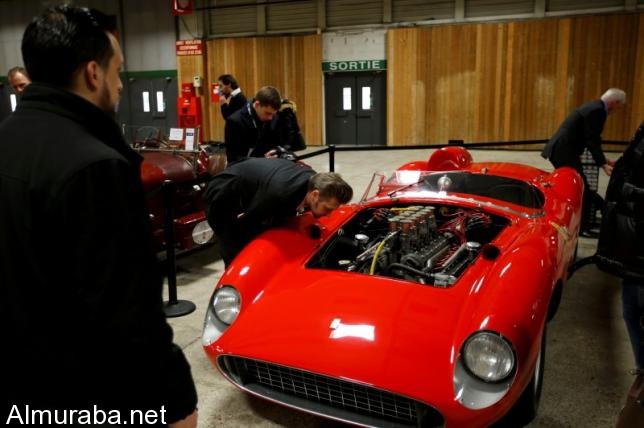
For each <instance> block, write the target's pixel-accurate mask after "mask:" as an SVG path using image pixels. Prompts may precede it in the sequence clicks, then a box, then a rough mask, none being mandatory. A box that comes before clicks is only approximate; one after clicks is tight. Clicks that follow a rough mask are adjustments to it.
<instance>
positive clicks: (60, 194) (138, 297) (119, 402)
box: [0, 83, 196, 422]
mask: <svg viewBox="0 0 644 428" xmlns="http://www.w3.org/2000/svg"><path fill="white" fill-rule="evenodd" d="M140 163H141V158H140V156H139V155H138V154H137V153H135V152H134V151H132V150H131V149H130V148H129V147H128V146H127V145H126V143H125V141H124V140H123V138H122V135H121V132H120V129H119V127H118V126H117V125H116V123H115V122H114V120H113V119H112V118H111V117H110V116H109V115H107V114H105V113H104V112H102V111H101V110H100V109H98V108H97V107H95V106H94V105H93V104H91V103H89V102H88V101H86V100H85V99H83V98H80V97H78V96H76V95H73V94H71V93H69V92H65V91H62V90H60V89H57V88H54V87H51V86H47V85H43V84H38V83H33V84H31V85H29V86H28V87H27V89H26V90H25V92H24V94H23V97H22V99H21V101H20V104H18V107H17V109H16V111H15V113H14V114H12V115H11V116H9V117H8V118H7V119H6V120H5V121H4V122H2V124H0V236H1V237H2V238H1V239H0V302H2V304H1V305H0V332H1V333H0V334H1V335H2V338H3V343H4V346H3V350H2V354H3V356H2V359H3V361H2V369H1V370H2V372H3V373H2V382H1V383H0V391H1V392H0V393H1V394H2V395H3V397H2V400H1V401H0V403H3V404H2V405H3V406H4V405H6V403H26V404H29V405H31V406H32V407H33V408H38V407H40V408H42V407H47V408H51V407H55V406H59V407H61V408H65V409H82V408H85V406H92V405H97V406H98V408H99V409H104V410H109V409H110V408H114V409H116V408H122V409H128V408H135V409H146V408H147V409H157V410H158V409H160V408H161V406H165V410H166V422H172V421H175V420H178V419H180V418H183V417H185V416H187V415H188V414H189V413H191V412H192V411H193V409H194V408H195V405H196V392H195V388H194V384H193V381H192V377H191V374H190V367H189V365H188V363H187V361H186V359H185V357H184V355H183V353H182V352H181V350H180V349H179V348H178V347H176V346H175V345H173V343H172V329H171V328H170V326H169V325H168V324H167V322H166V320H165V316H164V313H163V310H162V297H161V288H162V279H161V276H160V275H159V272H158V266H157V261H156V258H155V255H154V253H153V250H152V245H151V235H150V227H149V219H148V211H147V208H146V206H145V197H144V193H143V187H142V184H141V179H140V175H139V174H140V172H139V168H140ZM3 410H6V409H3ZM4 414H5V415H6V414H7V413H4Z"/></svg>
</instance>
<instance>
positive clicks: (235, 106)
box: [221, 92, 247, 120]
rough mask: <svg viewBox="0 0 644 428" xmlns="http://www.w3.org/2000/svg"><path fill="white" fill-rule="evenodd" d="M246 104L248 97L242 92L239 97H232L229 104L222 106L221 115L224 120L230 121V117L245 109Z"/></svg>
mask: <svg viewBox="0 0 644 428" xmlns="http://www.w3.org/2000/svg"><path fill="white" fill-rule="evenodd" d="M246 102H247V100H246V96H245V95H244V94H243V92H240V93H238V94H237V95H234V96H232V97H231V98H230V101H229V102H228V104H222V105H221V115H222V116H223V118H224V120H226V119H228V116H230V115H231V114H233V113H235V112H236V111H237V110H239V109H240V108H242V107H244V106H245V105H246Z"/></svg>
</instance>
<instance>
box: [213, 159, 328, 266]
mask: <svg viewBox="0 0 644 428" xmlns="http://www.w3.org/2000/svg"><path fill="white" fill-rule="evenodd" d="M313 174H315V171H313V170H312V169H310V168H308V167H306V166H302V165H300V164H297V163H294V162H292V161H289V160H285V159H266V158H247V159H244V160H241V161H238V162H235V163H232V164H230V165H229V166H228V167H227V168H226V169H225V170H223V171H222V172H220V173H219V174H217V175H216V176H214V177H213V178H212V180H211V181H210V182H209V183H208V186H207V188H206V191H205V192H204V200H205V202H206V214H207V218H208V223H210V225H211V226H212V228H213V229H214V230H215V234H216V235H217V239H218V241H219V248H220V252H221V255H222V258H223V259H224V262H225V264H226V266H228V265H229V264H230V263H231V262H232V260H233V259H234V258H235V256H237V254H238V253H239V252H240V251H241V250H242V249H243V248H244V247H245V246H246V245H247V244H248V243H249V242H250V241H252V240H253V239H254V238H255V237H257V235H259V234H260V233H262V232H263V231H264V230H266V229H268V228H270V227H272V226H276V225H279V224H280V223H282V222H283V221H284V220H285V219H286V218H287V217H288V216H291V215H295V214H296V209H297V207H298V205H299V204H300V203H301V202H302V201H303V200H304V196H305V195H306V193H307V191H308V181H309V178H310V177H311V176H312V175H313Z"/></svg>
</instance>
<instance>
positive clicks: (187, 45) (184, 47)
mask: <svg viewBox="0 0 644 428" xmlns="http://www.w3.org/2000/svg"><path fill="white" fill-rule="evenodd" d="M175 43H176V49H177V55H179V56H183V55H203V41H201V40H178V41H177V42H175Z"/></svg>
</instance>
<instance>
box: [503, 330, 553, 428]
mask: <svg viewBox="0 0 644 428" xmlns="http://www.w3.org/2000/svg"><path fill="white" fill-rule="evenodd" d="M545 362H546V326H544V327H543V336H542V338H541V348H540V349H539V356H538V357H537V364H536V365H535V368H534V372H533V373H532V380H530V383H529V384H528V386H527V387H526V389H525V390H524V391H523V393H522V394H521V396H520V397H519V400H517V402H516V403H515V404H514V406H512V409H510V411H509V412H508V413H507V414H506V415H505V416H504V417H503V418H502V419H501V420H500V421H499V422H498V423H496V424H495V425H494V426H495V427H497V428H501V427H503V428H509V427H512V428H514V427H523V426H526V425H528V424H529V423H530V422H532V420H533V419H534V418H535V417H536V416H537V411H538V410H539V401H540V400H541V389H542V387H543V369H544V368H545Z"/></svg>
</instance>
